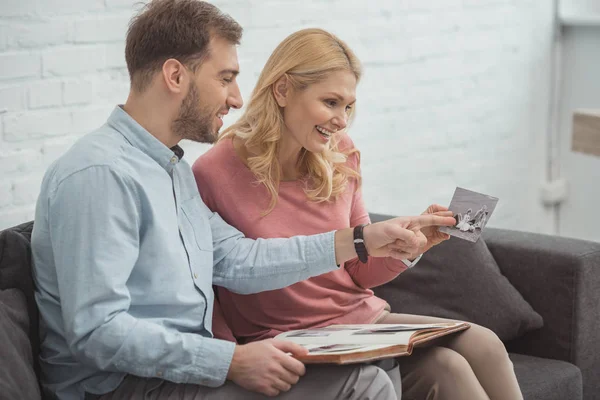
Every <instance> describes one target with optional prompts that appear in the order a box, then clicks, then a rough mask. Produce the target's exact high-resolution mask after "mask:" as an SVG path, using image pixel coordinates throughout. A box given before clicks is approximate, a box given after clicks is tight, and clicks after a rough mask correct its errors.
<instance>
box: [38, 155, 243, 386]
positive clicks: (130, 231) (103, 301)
mask: <svg viewBox="0 0 600 400" xmlns="http://www.w3.org/2000/svg"><path fill="white" fill-rule="evenodd" d="M138 199H139V197H138V195H137V192H136V185H135V184H134V183H133V181H132V180H131V179H128V178H127V177H126V176H123V175H122V174H119V173H116V172H115V171H113V170H112V169H111V167H108V166H98V167H90V168H87V169H86V170H83V171H80V172H77V173H75V174H72V175H70V176H69V177H68V178H66V179H65V180H63V181H62V182H61V183H60V184H59V185H58V186H57V188H56V189H55V190H54V191H53V192H51V193H50V194H49V195H48V197H47V201H48V215H49V217H48V218H49V226H50V235H51V238H52V244H53V246H52V249H53V251H54V259H55V265H56V274H57V280H58V289H59V293H60V305H61V308H62V319H63V323H64V331H65V338H66V341H67V344H68V346H69V348H70V350H71V352H72V353H73V355H74V356H75V357H76V358H77V359H78V360H79V361H80V362H82V363H84V364H86V365H89V366H93V367H95V368H98V369H100V370H107V371H118V372H124V373H129V374H133V375H137V376H141V377H160V378H162V379H166V380H170V381H173V382H178V383H195V384H201V385H206V386H219V385H221V384H223V382H224V381H225V378H226V376H227V372H228V370H229V366H230V363H231V359H232V357H233V351H234V348H235V344H234V343H231V342H226V341H222V340H217V339H212V338H206V337H203V336H201V335H198V334H192V333H182V332H178V331H176V330H173V329H167V328H166V327H164V326H162V325H160V324H156V323H153V322H151V321H148V320H143V319H137V318H135V317H133V316H132V315H131V314H130V313H129V312H128V311H129V307H130V304H131V296H130V293H129V290H128V287H127V281H128V279H129V278H130V276H131V273H132V270H133V268H134V266H135V264H136V260H137V257H138V253H139V243H140V237H139V226H140V217H139V216H140V211H141V210H140V205H139V204H138ZM149 295H150V294H149Z"/></svg>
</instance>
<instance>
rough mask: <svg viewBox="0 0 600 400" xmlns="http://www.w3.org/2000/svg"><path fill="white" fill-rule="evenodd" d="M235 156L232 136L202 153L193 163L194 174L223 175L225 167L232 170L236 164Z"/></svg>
mask: <svg viewBox="0 0 600 400" xmlns="http://www.w3.org/2000/svg"><path fill="white" fill-rule="evenodd" d="M235 157H236V155H235V150H234V149H233V144H232V140H231V138H225V139H223V140H220V141H219V142H217V143H215V144H214V145H213V146H212V147H211V148H210V149H208V150H207V151H206V152H204V153H203V154H202V155H200V157H198V159H196V161H195V162H194V164H193V165H192V171H193V172H194V175H206V174H212V175H221V174H222V173H223V170H224V169H227V170H231V168H232V166H233V165H235V164H234V163H233V161H235Z"/></svg>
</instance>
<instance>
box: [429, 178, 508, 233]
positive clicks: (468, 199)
mask: <svg viewBox="0 0 600 400" xmlns="http://www.w3.org/2000/svg"><path fill="white" fill-rule="evenodd" d="M497 203H498V198H497V197H493V196H489V195H486V194H483V193H477V192H473V191H471V190H467V189H464V188H461V187H457V188H456V190H455V191H454V196H452V200H451V201H450V206H448V208H449V209H450V211H452V212H453V213H454V219H455V220H456V225H454V226H453V227H441V228H440V232H444V233H447V234H449V235H451V236H454V237H457V238H460V239H464V240H468V241H469V242H473V243H475V242H477V240H478V239H479V236H481V232H482V231H483V228H484V227H485V226H486V224H487V223H488V221H489V220H490V217H491V216H492V213H493V212H494V209H495V208H496V204H497Z"/></svg>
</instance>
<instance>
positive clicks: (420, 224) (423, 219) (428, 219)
mask: <svg viewBox="0 0 600 400" xmlns="http://www.w3.org/2000/svg"><path fill="white" fill-rule="evenodd" d="M412 222H413V226H414V227H416V228H424V227H427V226H454V225H456V220H455V219H454V217H441V216H439V215H433V214H426V215H419V216H417V217H414V219H413V221H412Z"/></svg>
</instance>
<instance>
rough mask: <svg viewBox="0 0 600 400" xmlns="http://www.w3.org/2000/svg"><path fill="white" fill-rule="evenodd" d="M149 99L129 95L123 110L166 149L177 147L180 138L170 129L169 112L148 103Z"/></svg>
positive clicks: (150, 102)
mask: <svg viewBox="0 0 600 400" xmlns="http://www.w3.org/2000/svg"><path fill="white" fill-rule="evenodd" d="M149 97H150V96H143V95H135V94H132V93H130V94H129V97H128V98H127V101H126V102H125V104H124V105H123V110H124V111H125V112H126V113H127V114H129V116H130V117H131V118H133V119H134V120H135V121H136V122H137V123H138V124H140V125H141V126H142V127H143V128H144V129H146V130H147V131H148V132H149V133H150V134H151V135H152V136H154V137H155V138H157V139H158V140H160V142H161V143H163V144H164V145H165V146H167V147H168V148H171V147H173V146H175V145H177V143H179V141H180V139H181V138H179V137H177V135H175V134H174V133H173V131H172V129H171V122H172V117H171V115H170V113H169V110H168V109H166V107H164V105H162V106H161V105H159V104H156V103H155V102H152V101H150V100H149Z"/></svg>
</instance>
